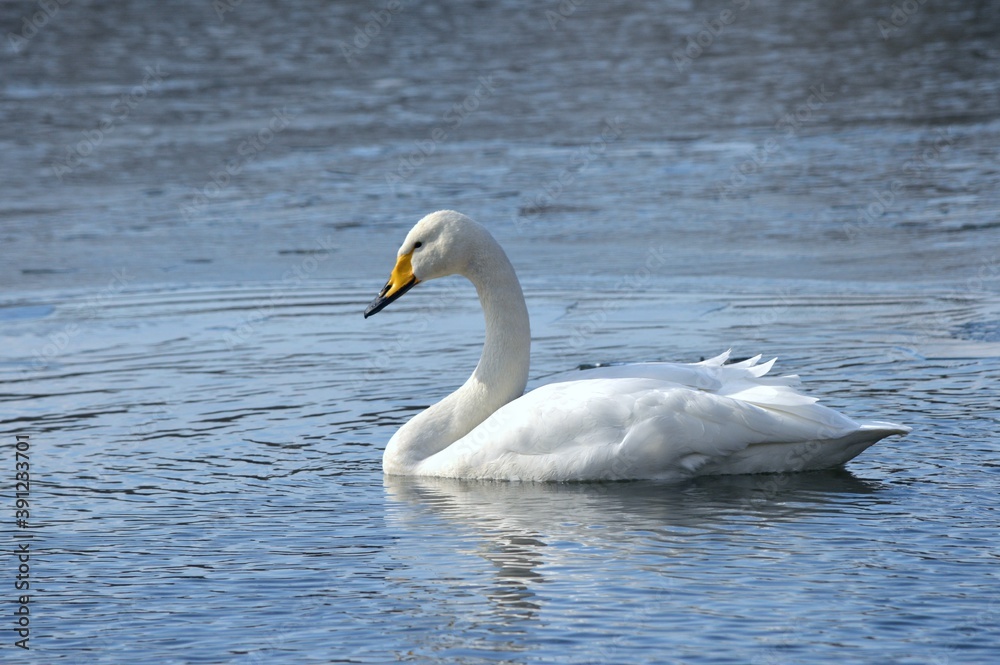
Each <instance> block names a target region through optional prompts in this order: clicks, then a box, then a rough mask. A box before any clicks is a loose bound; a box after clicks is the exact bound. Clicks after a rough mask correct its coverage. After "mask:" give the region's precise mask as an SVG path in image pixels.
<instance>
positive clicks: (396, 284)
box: [365, 252, 420, 319]
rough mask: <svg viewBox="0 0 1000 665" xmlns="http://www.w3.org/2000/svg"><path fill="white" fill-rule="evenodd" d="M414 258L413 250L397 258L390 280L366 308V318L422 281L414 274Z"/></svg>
mask: <svg viewBox="0 0 1000 665" xmlns="http://www.w3.org/2000/svg"><path fill="white" fill-rule="evenodd" d="M412 259H413V252H410V253H408V254H403V255H401V256H400V257H399V258H397V259H396V267H395V268H393V269H392V274H391V275H390V276H389V281H388V282H386V284H385V286H383V287H382V290H381V291H379V293H378V295H377V296H376V297H375V300H372V301H371V304H370V305H368V307H367V308H366V309H365V318H366V319H367V318H368V317H369V316H371V315H372V314H378V313H379V312H381V311H382V309H383V308H384V307H385V306H386V305H388V304H389V303H391V302H392V301H393V300H395V299H396V298H399V297H400V296H401V295H403V294H404V293H406V292H407V291H409V290H410V289H411V288H413V287H414V286H415V285H416V284H417V283H419V282H420V280H419V279H417V278H416V277H414V276H413V265H412V264H411V261H412Z"/></svg>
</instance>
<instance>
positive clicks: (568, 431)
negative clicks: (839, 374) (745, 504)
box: [415, 352, 909, 480]
mask: <svg viewBox="0 0 1000 665" xmlns="http://www.w3.org/2000/svg"><path fill="white" fill-rule="evenodd" d="M728 357H729V354H728V352H727V353H725V354H722V355H720V356H718V357H716V358H712V359H710V360H706V361H703V362H700V363H694V364H676V363H641V364H632V365H617V366H609V367H598V368H594V369H589V370H582V371H576V372H570V373H566V374H563V375H560V376H558V377H555V378H553V379H552V380H550V381H549V382H548V383H546V384H545V385H542V386H541V387H539V388H537V389H535V390H533V391H531V392H529V393H527V394H525V395H524V396H522V397H520V398H519V399H516V400H514V401H512V402H510V403H508V404H507V405H505V406H503V407H502V408H500V409H499V410H497V411H496V412H495V413H493V414H492V415H491V416H490V417H489V418H487V419H486V420H485V421H484V422H482V423H481V424H480V425H479V426H478V427H476V428H475V429H474V430H473V431H472V432H470V433H469V434H468V435H466V436H465V437H463V438H461V439H459V440H458V441H456V442H455V443H453V444H452V445H450V446H448V447H447V448H445V449H444V450H442V451H441V452H439V453H437V454H435V455H433V456H431V457H429V458H427V459H426V460H424V461H423V462H421V463H420V464H419V465H418V468H417V469H416V470H415V471H416V472H417V474H419V475H435V476H451V477H462V478H493V479H508V480H516V479H521V480H624V479H638V478H659V479H682V478H687V477H692V476H696V475H710V474H731V473H761V472H785V471H805V470H812V469H822V468H829V467H833V466H838V465H841V464H843V463H845V462H847V461H848V460H850V459H852V458H853V457H855V456H856V455H858V454H859V453H861V452H862V451H863V450H864V449H865V448H867V447H868V446H870V445H872V444H873V443H875V442H876V441H878V440H880V439H882V438H884V437H886V436H889V435H892V434H905V433H906V432H908V431H909V429H908V428H906V427H903V426H900V425H894V424H892V423H871V424H868V425H859V424H858V423H856V422H855V421H853V420H851V419H850V418H847V417H846V416H844V415H842V414H840V413H838V412H836V411H834V410H832V409H829V408H827V407H825V406H822V405H820V404H819V403H818V402H817V400H816V398H812V397H808V396H805V395H802V394H801V393H799V392H798V391H797V390H796V387H797V385H798V377H795V376H782V377H769V376H767V373H768V371H769V370H770V369H771V366H772V365H773V363H774V361H773V360H772V361H769V362H767V363H761V364H758V362H759V360H760V357H759V356H758V357H755V358H751V359H749V360H746V361H743V362H740V363H733V364H729V365H726V364H725V361H726V360H727V359H728Z"/></svg>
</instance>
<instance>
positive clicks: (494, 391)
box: [382, 238, 531, 474]
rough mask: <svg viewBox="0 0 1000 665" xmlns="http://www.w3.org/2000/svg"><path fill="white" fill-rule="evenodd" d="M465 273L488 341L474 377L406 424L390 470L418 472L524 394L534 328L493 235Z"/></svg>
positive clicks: (396, 439) (395, 440)
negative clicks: (484, 320)
mask: <svg viewBox="0 0 1000 665" xmlns="http://www.w3.org/2000/svg"><path fill="white" fill-rule="evenodd" d="M488 240H489V241H490V242H489V245H490V246H488V247H484V248H483V251H480V252H477V254H476V256H475V257H474V260H473V261H471V262H470V266H469V268H468V269H467V270H466V271H465V272H464V273H463V274H464V276H465V277H467V278H468V279H469V280H470V281H471V282H472V283H473V284H474V285H475V287H476V291H477V292H478V293H479V302H480V304H481V305H482V307H483V314H484V315H485V317H486V341H485V343H484V345H483V353H482V356H481V357H480V358H479V364H478V365H477V366H476V369H475V371H474V372H473V373H472V376H470V377H469V379H468V381H466V382H465V384H464V385H462V387H461V388H459V389H458V390H456V391H455V392H453V393H452V394H451V395H449V396H448V397H446V398H444V399H443V400H441V401H440V402H438V403H437V404H435V405H433V406H431V407H430V408H428V409H427V410H426V411H423V412H422V413H420V414H418V415H416V416H415V417H414V418H413V419H412V420H410V422H408V423H406V424H405V425H404V426H403V427H401V428H400V429H399V431H398V432H396V434H395V435H394V436H393V437H392V439H391V440H390V441H389V445H388V446H386V449H385V454H384V456H383V460H382V466H383V468H384V470H385V471H386V473H399V474H406V473H414V472H415V471H416V466H417V465H418V464H419V463H420V462H422V461H424V460H426V459H427V458H429V457H431V456H432V455H434V454H435V453H438V452H440V451H442V450H444V449H445V448H447V447H448V446H450V445H451V444H452V443H454V442H455V441H458V440H459V439H461V438H462V437H464V436H465V435H466V434H468V433H469V432H471V431H472V430H473V429H475V428H476V426H477V425H479V424H480V423H482V422H483V421H484V420H486V418H488V417H489V416H490V414H492V413H493V412H494V411H496V410H497V409H499V408H500V407H501V406H503V405H504V404H506V403H507V402H510V401H511V400H514V399H517V398H518V397H520V396H521V395H522V394H523V393H524V386H525V384H527V382H528V366H529V363H530V353H531V330H530V326H529V323H528V308H527V307H526V306H525V304H524V295H523V293H522V292H521V285H520V283H519V282H518V281H517V275H515V274H514V267H513V266H512V265H511V264H510V261H509V260H508V259H507V255H506V254H504V252H503V250H502V249H501V248H500V245H499V244H497V243H496V241H495V240H493V239H492V238H489V239H488Z"/></svg>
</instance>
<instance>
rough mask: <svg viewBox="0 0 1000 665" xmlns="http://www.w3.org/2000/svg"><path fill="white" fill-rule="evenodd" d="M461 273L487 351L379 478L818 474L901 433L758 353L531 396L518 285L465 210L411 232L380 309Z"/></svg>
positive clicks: (660, 367)
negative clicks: (855, 413)
mask: <svg viewBox="0 0 1000 665" xmlns="http://www.w3.org/2000/svg"><path fill="white" fill-rule="evenodd" d="M453 274H458V275H462V276H464V277H466V278H468V279H469V280H470V281H471V282H472V283H473V284H474V285H475V286H476V291H477V292H478V293H479V300H480V302H481V303H482V307H483V311H484V313H485V316H486V341H485V344H484V347H483V353H482V357H481V358H480V360H479V364H478V365H477V366H476V369H475V371H474V372H473V373H472V376H470V377H469V380H468V381H466V382H465V384H464V385H463V386H462V387H461V388H459V389H458V390H456V391H455V392H453V393H452V394H451V395H449V396H448V397H446V398H444V399H443V400H441V401H440V402H438V403H437V404H435V405H433V406H431V407H429V408H428V409H426V410H425V411H423V412H421V413H419V414H417V415H416V416H414V417H413V419H411V420H410V421H409V422H408V423H406V424H405V425H403V427H401V428H400V429H399V431H397V432H396V434H395V435H394V436H393V437H392V439H391V440H390V441H389V444H388V445H387V446H386V449H385V454H384V456H383V458H382V467H383V469H384V470H385V473H387V474H403V475H416V476H443V477H451V478H479V479H500V480H556V481H560V480H561V481H565V480H627V479H640V478H644V479H651V478H655V479H681V478H686V477H691V476H698V475H711V474H733V473H767V472H785V471H805V470H812V469H824V468H828V467H833V466H837V465H840V464H843V463H845V462H847V461H848V460H850V459H852V458H853V457H855V456H856V455H858V454H859V453H860V452H861V451H863V450H864V449H865V448H867V447H868V446H870V445H872V444H873V443H875V442H876V441H878V440H880V439H882V438H884V437H886V436H890V435H892V434H906V433H907V432H909V431H910V430H909V428H908V427H905V426H902V425H895V424H893V423H885V422H874V423H870V424H865V425H859V424H858V423H856V422H854V421H853V420H851V419H850V418H847V417H846V416H843V415H841V414H839V413H837V412H836V411H834V410H832V409H829V408H827V407H824V406H821V405H819V404H817V403H816V399H815V398H812V397H806V396H804V395H802V394H800V393H798V392H796V391H795V390H794V386H795V385H796V384H797V380H798V377H796V376H783V377H765V376H764V375H765V374H767V372H768V370H770V369H771V365H772V364H773V363H774V361H773V360H772V361H770V362H766V363H762V364H757V362H758V360H759V359H760V356H757V357H756V358H751V359H750V360H746V361H743V362H740V363H734V364H729V365H726V364H724V363H725V361H726V359H727V358H728V356H729V353H728V352H727V353H724V354H722V355H721V356H718V357H716V358H712V359H711V360H706V361H704V362H700V363H694V364H674V363H640V364H633V365H622V366H614V367H601V368H596V369H591V370H585V371H576V372H571V373H568V374H566V375H562V376H560V377H558V378H557V379H555V380H554V381H551V382H549V383H547V384H545V385H543V386H541V387H539V388H536V389H535V390H533V391H531V392H529V393H527V394H522V393H523V392H524V387H525V385H526V383H527V379H528V361H529V349H530V345H531V333H530V330H529V326H528V310H527V307H526V306H525V304H524V296H523V294H522V293H521V285H520V283H519V282H518V281H517V276H516V275H515V274H514V268H513V266H511V264H510V261H509V260H508V259H507V255H506V254H505V253H504V251H503V249H501V248H500V245H499V244H498V243H497V241H496V240H494V238H493V236H491V235H490V234H489V232H488V231H487V230H486V229H485V228H483V227H482V226H480V225H479V224H477V223H476V222H474V221H472V220H471V219H469V218H468V217H466V216H465V215H462V214H460V213H457V212H454V211H450V210H444V211H439V212H435V213H432V214H430V215H428V216H426V217H424V218H423V219H421V220H420V221H419V222H417V224H416V226H414V227H413V229H412V230H411V231H410V232H409V233H408V234H407V236H406V240H404V241H403V245H402V246H401V247H400V248H399V252H398V254H397V258H396V266H395V268H394V269H393V271H392V275H391V277H390V278H389V282H388V283H387V284H386V285H385V287H384V288H383V289H382V291H381V292H380V293H379V294H378V296H377V297H376V298H375V300H373V301H372V303H371V304H370V305H369V306H368V308H367V309H366V310H365V318H367V317H369V316H371V315H372V314H375V313H377V312H379V311H381V310H382V309H383V308H384V307H385V306H386V305H388V304H389V303H391V302H392V301H394V300H396V299H397V298H399V297H400V296H401V295H403V294H404V293H406V292H407V291H408V290H409V289H410V288H412V287H413V286H414V285H415V284H418V283H419V282H424V281H427V280H430V279H436V278H438V277H445V276H446V275H453Z"/></svg>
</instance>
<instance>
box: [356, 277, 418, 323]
mask: <svg viewBox="0 0 1000 665" xmlns="http://www.w3.org/2000/svg"><path fill="white" fill-rule="evenodd" d="M416 283H417V280H416V279H411V280H410V281H409V282H407V283H406V284H405V285H404V286H403V288H401V289H399V290H398V291H396V292H395V293H393V294H392V295H391V296H389V297H388V298H386V297H385V296H384V295H383V294H384V293H385V292H386V291H388V290H389V285H386V287H385V288H384V289H382V291H381V292H380V293H379V294H378V295H377V296H375V300H372V301H371V303H370V304H369V305H368V307H366V308H365V318H366V319H367V318H368V317H369V316H371V315H373V314H378V313H379V312H381V311H382V310H383V309H385V306H386V305H388V304H389V303H391V302H392V301H394V300H396V299H397V298H399V297H400V296H401V295H403V294H404V293H406V292H407V291H409V290H410V289H412V288H413V286H414V285H415V284H416Z"/></svg>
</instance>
